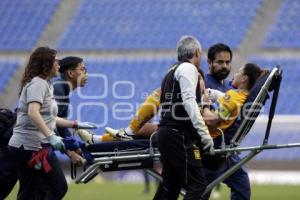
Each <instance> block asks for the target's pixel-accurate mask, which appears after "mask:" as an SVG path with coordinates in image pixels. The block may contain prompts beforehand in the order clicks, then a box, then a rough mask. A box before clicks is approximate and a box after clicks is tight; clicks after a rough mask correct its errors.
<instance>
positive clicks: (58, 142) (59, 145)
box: [47, 132, 65, 152]
mask: <svg viewBox="0 0 300 200" xmlns="http://www.w3.org/2000/svg"><path fill="white" fill-rule="evenodd" d="M47 139H48V140H49V142H50V144H51V146H52V147H53V148H54V150H59V151H62V152H63V151H65V144H64V143H63V141H62V139H61V137H58V136H57V135H55V133H54V132H53V133H51V135H50V136H48V137H47Z"/></svg>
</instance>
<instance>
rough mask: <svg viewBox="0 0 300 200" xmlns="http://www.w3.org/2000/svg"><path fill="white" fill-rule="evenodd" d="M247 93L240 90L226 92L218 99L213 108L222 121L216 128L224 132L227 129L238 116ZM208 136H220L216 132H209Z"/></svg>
mask: <svg viewBox="0 0 300 200" xmlns="http://www.w3.org/2000/svg"><path fill="white" fill-rule="evenodd" d="M248 94H249V93H248V92H246V91H241V90H228V91H227V92H226V93H225V95H224V96H222V97H220V98H219V99H218V100H217V102H216V104H215V105H214V106H213V107H214V109H215V112H217V113H218V114H219V116H220V117H221V118H222V119H223V120H222V121H221V122H220V123H219V124H218V128H220V129H222V130H223V131H225V130H226V129H227V128H229V127H230V126H231V125H232V124H233V122H234V121H235V119H236V118H237V117H238V115H239V114H240V110H241V107H242V106H243V104H244V102H245V100H246V98H247V96H248ZM210 134H211V135H212V137H213V138H215V137H217V136H218V135H220V133H219V132H218V131H217V130H210Z"/></svg>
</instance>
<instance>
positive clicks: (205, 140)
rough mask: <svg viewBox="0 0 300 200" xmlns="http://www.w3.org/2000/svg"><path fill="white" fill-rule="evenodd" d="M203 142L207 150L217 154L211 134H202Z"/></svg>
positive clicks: (204, 148) (211, 153)
mask: <svg viewBox="0 0 300 200" xmlns="http://www.w3.org/2000/svg"><path fill="white" fill-rule="evenodd" d="M201 144H202V145H203V150H207V151H208V152H209V154H210V155H213V154H215V149H214V141H213V139H212V137H211V136H210V135H209V134H202V135H201Z"/></svg>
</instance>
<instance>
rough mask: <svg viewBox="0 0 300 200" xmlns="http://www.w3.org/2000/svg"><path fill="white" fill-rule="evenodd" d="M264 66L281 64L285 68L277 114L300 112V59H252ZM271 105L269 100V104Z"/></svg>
mask: <svg viewBox="0 0 300 200" xmlns="http://www.w3.org/2000/svg"><path fill="white" fill-rule="evenodd" d="M250 60H251V61H252V62H254V63H258V64H259V65H261V66H262V67H265V68H269V69H270V68H271V67H274V66H276V65H280V67H281V68H282V70H283V74H284V75H283V80H282V82H281V89H280V94H279V98H278V102H277V107H276V114H290V115H292V114H294V115H299V114H300V101H299V99H300V93H299V91H300V86H299V84H297V83H298V82H299V80H300V68H299V67H298V66H300V59H291V58H262V57H256V58H251V59H250ZM267 106H269V102H268V104H267Z"/></svg>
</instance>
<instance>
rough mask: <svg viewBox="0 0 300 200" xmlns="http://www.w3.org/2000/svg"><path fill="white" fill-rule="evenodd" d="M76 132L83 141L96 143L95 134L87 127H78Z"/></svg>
mask: <svg viewBox="0 0 300 200" xmlns="http://www.w3.org/2000/svg"><path fill="white" fill-rule="evenodd" d="M74 133H75V134H77V135H78V136H79V137H80V139H81V140H82V141H84V142H85V143H87V144H94V140H93V134H92V133H90V132H88V131H87V130H85V129H77V130H75V132H74Z"/></svg>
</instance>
